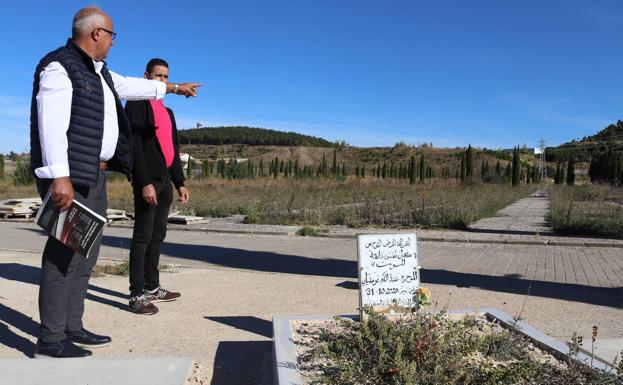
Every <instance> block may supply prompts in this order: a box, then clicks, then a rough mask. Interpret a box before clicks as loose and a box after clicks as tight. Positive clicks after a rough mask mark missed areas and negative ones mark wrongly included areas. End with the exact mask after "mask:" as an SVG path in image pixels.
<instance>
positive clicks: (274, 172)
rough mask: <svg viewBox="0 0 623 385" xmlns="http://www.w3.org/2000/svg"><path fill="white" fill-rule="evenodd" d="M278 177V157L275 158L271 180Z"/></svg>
mask: <svg viewBox="0 0 623 385" xmlns="http://www.w3.org/2000/svg"><path fill="white" fill-rule="evenodd" d="M278 176H279V157H275V164H274V165H273V178H277V177H278Z"/></svg>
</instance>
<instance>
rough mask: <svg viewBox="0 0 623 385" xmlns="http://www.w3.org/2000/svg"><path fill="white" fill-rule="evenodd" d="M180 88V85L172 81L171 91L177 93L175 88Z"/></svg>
mask: <svg viewBox="0 0 623 385" xmlns="http://www.w3.org/2000/svg"><path fill="white" fill-rule="evenodd" d="M179 89H180V85H179V84H177V83H173V93H174V94H177V90H179Z"/></svg>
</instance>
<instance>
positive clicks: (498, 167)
mask: <svg viewBox="0 0 623 385" xmlns="http://www.w3.org/2000/svg"><path fill="white" fill-rule="evenodd" d="M495 173H496V174H498V175H500V176H501V175H502V165H501V164H500V161H499V160H498V162H497V163H496V164H495Z"/></svg>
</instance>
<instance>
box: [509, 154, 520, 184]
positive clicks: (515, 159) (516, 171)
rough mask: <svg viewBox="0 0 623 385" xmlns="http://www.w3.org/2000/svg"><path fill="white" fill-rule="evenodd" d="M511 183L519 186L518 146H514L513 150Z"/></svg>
mask: <svg viewBox="0 0 623 385" xmlns="http://www.w3.org/2000/svg"><path fill="white" fill-rule="evenodd" d="M512 171H513V174H512V179H511V181H512V185H513V186H519V180H520V178H521V164H520V162H519V147H515V150H514V151H513V168H512Z"/></svg>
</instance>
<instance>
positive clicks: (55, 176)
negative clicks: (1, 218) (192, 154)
mask: <svg viewBox="0 0 623 385" xmlns="http://www.w3.org/2000/svg"><path fill="white" fill-rule="evenodd" d="M115 36H116V33H115V32H114V29H113V23H112V20H111V18H110V17H109V16H108V15H107V14H106V13H105V12H104V11H102V10H101V9H99V8H97V7H87V8H83V9H81V10H79V11H78V12H77V13H76V15H75V16H74V19H73V24H72V37H71V38H70V39H68V41H67V44H66V45H65V46H62V47H60V48H58V49H56V50H54V51H52V52H50V53H48V54H47V55H46V56H45V57H44V58H43V59H41V61H40V62H39V64H38V65H37V68H36V71H35V74H34V83H33V92H32V100H31V110H30V111H31V112H30V122H31V123H30V144H31V149H30V156H31V165H30V166H31V170H32V172H33V173H34V174H35V176H36V182H37V189H38V191H39V194H40V195H41V196H44V195H45V194H46V193H47V192H48V191H50V192H51V195H52V200H53V201H54V203H55V205H56V206H57V207H58V208H59V209H60V210H61V211H63V210H66V209H67V208H68V207H69V206H70V205H71V202H72V200H74V199H75V200H78V201H82V202H83V203H85V204H86V205H87V206H88V207H90V208H91V209H93V210H94V211H95V212H97V213H98V214H100V215H102V216H105V215H106V206H107V204H106V170H113V171H118V172H121V173H123V174H125V175H126V176H127V177H128V179H130V175H131V170H132V137H131V133H130V127H129V123H128V119H127V117H126V115H125V113H124V110H123V106H122V105H121V102H120V99H128V100H149V99H155V100H158V99H162V98H163V97H164V95H165V94H166V93H175V94H178V95H184V96H186V97H190V96H196V95H197V88H198V87H199V86H200V84H198V83H182V84H177V83H170V82H167V83H163V82H160V81H156V80H148V79H143V78H130V77H123V76H121V75H118V74H116V73H114V72H112V71H109V70H108V68H107V66H106V62H105V61H104V59H105V58H106V57H107V56H108V51H109V50H110V48H111V47H112V46H113V43H114V39H115ZM100 241H101V236H100V239H98V240H97V242H96V243H95V244H94V245H93V248H92V249H91V251H90V255H88V256H87V257H86V258H85V257H84V256H81V255H79V254H76V253H74V252H73V251H72V250H71V249H69V248H67V247H66V246H64V245H63V244H61V243H60V242H58V241H57V240H56V239H54V238H52V237H50V238H48V241H47V243H46V245H45V249H44V251H43V258H42V268H41V281H40V285H39V315H40V319H41V335H40V337H39V340H38V341H37V345H36V348H35V349H36V350H35V354H34V355H35V357H41V356H45V357H56V358H69V357H87V356H90V355H91V351H90V350H89V349H90V348H96V347H101V346H105V345H107V344H109V343H110V342H111V338H110V337H108V336H103V335H98V334H95V333H92V332H90V331H88V330H87V329H85V328H84V326H83V324H82V315H83V313H84V300H85V297H86V292H87V287H88V285H89V277H90V275H91V269H92V268H93V266H94V265H95V262H96V261H97V256H98V254H99V246H100Z"/></svg>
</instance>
